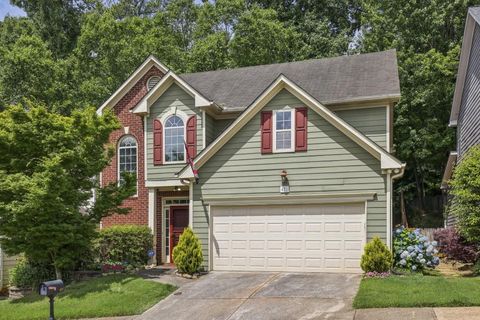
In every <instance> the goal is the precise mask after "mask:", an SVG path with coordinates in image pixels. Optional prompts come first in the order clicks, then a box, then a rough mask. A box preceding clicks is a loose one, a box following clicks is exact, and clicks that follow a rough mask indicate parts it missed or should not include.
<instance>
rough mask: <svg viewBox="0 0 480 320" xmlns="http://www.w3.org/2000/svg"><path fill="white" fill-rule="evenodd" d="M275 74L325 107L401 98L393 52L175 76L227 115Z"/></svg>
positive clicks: (250, 99)
mask: <svg viewBox="0 0 480 320" xmlns="http://www.w3.org/2000/svg"><path fill="white" fill-rule="evenodd" d="M280 74H283V75H285V76H286V77H287V78H289V79H290V80H292V81H294V82H295V83H296V84H297V85H299V86H300V87H302V88H303V89H304V90H305V91H307V92H308V93H309V94H311V95H312V96H313V97H315V98H316V99H317V100H318V101H320V102H321V103H324V104H331V103H334V102H342V101H350V100H359V99H362V98H375V97H384V96H393V95H400V83H399V79H398V69H397V56H396V51H395V50H388V51H383V52H376V53H368V54H360V55H351V56H341V57H335V58H326V59H313V60H305V61H298V62H288V63H279V64H270V65H261V66H252V67H244V68H237V69H226V70H217V71H207V72H198V73H189V74H182V75H180V76H181V77H182V78H183V79H184V80H185V81H186V82H188V83H189V84H190V85H191V86H192V87H194V88H195V89H196V90H198V91H199V92H200V93H201V94H202V95H204V96H205V97H206V98H207V99H210V100H212V101H214V102H216V103H217V104H218V105H220V106H222V107H224V108H225V109H226V110H228V109H232V108H235V109H237V108H238V109H244V108H246V107H248V106H249V105H250V104H251V103H252V102H253V101H254V100H255V98H256V97H258V96H259V95H260V94H261V93H262V92H263V91H264V90H265V89H266V88H267V87H268V86H269V85H270V84H271V83H272V82H273V81H274V80H275V79H276V78H277V77H278V76H279V75H280Z"/></svg>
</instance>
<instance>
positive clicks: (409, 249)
mask: <svg viewBox="0 0 480 320" xmlns="http://www.w3.org/2000/svg"><path fill="white" fill-rule="evenodd" d="M436 246H437V242H436V241H432V242H430V241H428V238H427V237H425V236H424V235H422V234H421V232H420V229H415V230H413V229H407V228H405V227H403V226H402V227H399V228H397V229H396V230H395V235H394V239H393V251H394V259H395V263H394V266H395V267H397V268H400V269H406V270H410V271H421V270H423V269H425V268H435V266H437V265H438V264H439V263H440V259H439V258H438V257H437V256H436V254H437V253H438V250H437V249H436Z"/></svg>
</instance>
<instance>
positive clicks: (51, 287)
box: [38, 280, 65, 320]
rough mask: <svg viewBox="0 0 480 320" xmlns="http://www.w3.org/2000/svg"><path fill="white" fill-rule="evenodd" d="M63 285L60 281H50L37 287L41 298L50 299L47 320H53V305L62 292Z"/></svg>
mask: <svg viewBox="0 0 480 320" xmlns="http://www.w3.org/2000/svg"><path fill="white" fill-rule="evenodd" d="M64 288H65V285H64V284H63V281H62V280H52V281H46V282H42V283H40V286H39V287H38V293H39V294H40V295H41V296H44V297H48V298H49V299H50V318H49V320H55V311H54V303H55V297H56V296H57V295H58V294H59V293H60V292H62V291H63V290H64Z"/></svg>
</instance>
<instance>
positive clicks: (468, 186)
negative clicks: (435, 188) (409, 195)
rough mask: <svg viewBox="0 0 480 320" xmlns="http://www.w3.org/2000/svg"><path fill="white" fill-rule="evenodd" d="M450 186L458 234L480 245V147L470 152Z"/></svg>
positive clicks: (455, 173) (452, 208)
mask: <svg viewBox="0 0 480 320" xmlns="http://www.w3.org/2000/svg"><path fill="white" fill-rule="evenodd" d="M449 184H450V186H451V190H450V192H451V194H452V195H453V198H452V203H451V205H450V207H449V208H450V214H453V215H454V216H456V217H457V225H456V227H457V229H458V232H459V233H460V234H461V235H462V236H463V237H465V239H467V240H468V241H470V242H476V243H480V206H479V205H478V204H479V202H480V146H478V145H476V146H474V147H471V148H470V149H469V150H468V152H467V153H466V154H465V156H464V157H463V158H462V161H460V163H459V164H458V165H457V166H456V167H455V170H454V172H453V177H452V179H451V180H450V182H449Z"/></svg>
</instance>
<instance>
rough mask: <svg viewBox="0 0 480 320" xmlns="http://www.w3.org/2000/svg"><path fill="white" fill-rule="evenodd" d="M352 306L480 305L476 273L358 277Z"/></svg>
mask: <svg viewBox="0 0 480 320" xmlns="http://www.w3.org/2000/svg"><path fill="white" fill-rule="evenodd" d="M353 306H354V308H387V307H458V306H480V277H477V278H475V277H443V276H430V275H426V276H422V275H412V276H391V277H389V278H385V279H378V278H370V279H362V282H361V283H360V289H359V290H358V293H357V296H356V297H355V299H354V301H353Z"/></svg>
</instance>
